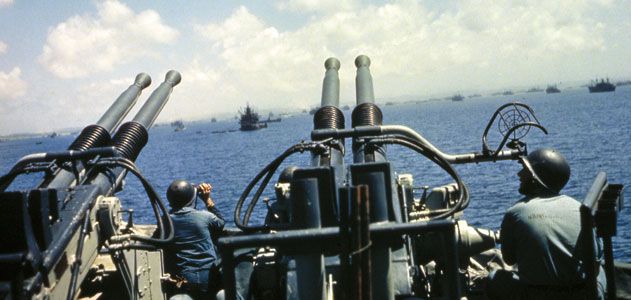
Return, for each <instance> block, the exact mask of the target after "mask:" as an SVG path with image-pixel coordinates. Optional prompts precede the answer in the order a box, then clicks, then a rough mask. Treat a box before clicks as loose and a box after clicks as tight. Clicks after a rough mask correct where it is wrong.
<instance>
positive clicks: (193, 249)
mask: <svg viewBox="0 0 631 300" xmlns="http://www.w3.org/2000/svg"><path fill="white" fill-rule="evenodd" d="M211 191H212V186H211V185H210V184H208V183H202V184H200V185H198V186H197V187H195V186H193V185H192V184H190V183H189V182H187V181H184V180H174V181H173V182H172V183H171V185H170V186H169V188H168V189H167V199H168V200H169V204H170V206H171V211H170V212H169V215H170V216H171V218H172V220H173V227H174V230H175V232H174V239H173V243H172V244H171V245H169V246H167V247H166V249H165V254H166V261H167V269H168V270H169V272H173V273H174V275H176V276H178V277H179V278H182V279H184V281H182V282H181V283H180V284H178V286H179V287H180V288H181V290H180V291H178V293H181V292H183V293H185V294H186V295H188V296H190V297H192V298H193V299H208V298H209V297H210V295H211V293H215V292H217V290H218V289H219V288H218V287H217V283H218V281H219V279H220V276H219V272H218V268H219V266H218V264H219V261H220V260H219V257H218V255H217V251H216V249H215V245H214V243H213V240H216V238H217V234H218V233H219V232H221V230H222V229H223V226H224V219H223V216H222V215H221V213H220V212H219V210H218V209H217V207H216V205H215V202H214V201H213V200H212V199H211V197H210V193H211ZM198 194H199V196H200V198H201V199H202V200H204V203H205V204H206V208H207V211H203V210H197V209H195V208H194V203H195V199H196V195H198ZM172 299H190V298H189V297H186V296H185V295H181V294H180V295H176V296H175V297H172Z"/></svg>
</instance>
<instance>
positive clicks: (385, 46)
mask: <svg viewBox="0 0 631 300" xmlns="http://www.w3.org/2000/svg"><path fill="white" fill-rule="evenodd" d="M630 15H631V1H628V0H625V1H614V0H577V1H570V0H562V1H543V0H530V1H491V0H478V1H392V2H390V1H370V2H361V1H355V0H322V1H314V0H279V1H175V0H174V1H134V2H125V1H18V0H15V1H14V0H0V28H2V30H0V135H6V134H13V133H19V132H50V131H53V130H58V129H61V128H68V127H82V126H85V125H87V124H90V123H93V122H95V121H96V120H97V119H98V118H99V117H100V115H101V113H102V112H103V111H104V110H105V109H106V108H107V107H108V106H109V105H110V104H111V103H112V102H113V101H114V99H116V97H118V95H119V94H120V93H121V92H122V91H123V90H125V89H126V88H127V87H128V86H129V85H130V84H132V82H133V78H134V77H135V75H136V74H138V73H140V72H147V73H148V74H150V75H151V77H152V79H153V84H152V85H151V86H150V87H149V88H148V89H146V90H145V92H144V93H143V96H141V101H144V99H146V97H147V96H148V94H149V93H150V92H151V91H152V90H153V89H155V87H156V86H157V85H158V84H159V83H160V82H162V81H163V80H164V75H165V73H166V72H167V71H168V70H170V69H175V70H178V71H180V72H181V73H182V83H181V84H180V85H179V86H177V87H176V88H175V90H174V92H173V94H172V97H171V101H170V102H169V104H167V106H166V107H165V108H164V111H163V114H162V115H161V116H160V118H159V119H158V122H163V121H170V120H175V119H184V120H202V119H209V118H210V117H213V116H221V115H230V114H234V113H235V112H236V111H237V110H238V108H239V107H242V106H244V105H245V103H246V102H250V103H251V104H254V105H255V106H256V107H258V108H260V109H275V110H277V111H281V110H289V109H302V108H309V107H313V106H315V105H317V104H319V99H320V91H321V84H322V77H323V75H324V68H323V63H324V61H325V60H326V58H328V57H331V56H334V57H337V58H339V59H340V60H341V62H342V68H341V70H340V77H341V81H342V88H341V93H342V95H341V99H342V102H343V103H348V104H351V103H352V102H353V101H354V100H353V99H354V85H353V81H354V76H355V70H354V66H353V60H354V58H355V57H356V56H357V55H359V54H366V55H368V56H370V58H371V60H372V66H371V71H372V74H373V77H374V82H375V94H376V97H377V98H378V101H379V99H392V98H395V97H400V96H406V97H416V98H417V99H424V98H427V97H430V96H432V95H436V94H449V93H454V92H457V91H484V90H492V89H501V88H504V87H518V86H522V87H528V86H545V85H546V84H549V83H561V85H563V83H567V82H584V83H587V82H588V81H589V80H590V79H592V78H594V77H596V76H599V77H605V76H608V77H610V78H612V79H629V78H630V77H631V35H630V34H629V32H631V21H629V20H628V19H629V18H628V16H630ZM138 106H139V105H138ZM132 115H133V114H132Z"/></svg>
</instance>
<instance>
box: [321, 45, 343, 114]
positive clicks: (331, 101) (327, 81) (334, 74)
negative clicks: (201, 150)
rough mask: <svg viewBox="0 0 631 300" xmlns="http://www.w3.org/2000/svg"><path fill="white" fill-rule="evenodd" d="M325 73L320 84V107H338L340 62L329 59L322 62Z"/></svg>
mask: <svg viewBox="0 0 631 300" xmlns="http://www.w3.org/2000/svg"><path fill="white" fill-rule="evenodd" d="M324 67H325V68H326V73H325V74H324V80H323V82H322V102H321V105H320V107H324V106H335V107H338V106H339V105H340V76H339V74H338V70H339V69H340V61H339V60H338V59H337V58H335V57H330V58H328V59H327V60H326V61H325V62H324Z"/></svg>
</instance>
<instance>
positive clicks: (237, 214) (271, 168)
mask: <svg viewBox="0 0 631 300" xmlns="http://www.w3.org/2000/svg"><path fill="white" fill-rule="evenodd" d="M303 147H304V145H303V144H296V145H293V146H291V147H289V149H287V150H285V152H283V153H282V154H281V155H279V156H278V157H276V158H275V159H274V160H273V161H272V162H271V163H269V164H268V165H267V166H265V168H263V169H262V170H261V171H260V172H259V173H258V174H256V176H255V177H254V178H253V179H252V181H250V183H249V184H248V186H247V187H246V188H245V190H244V191H243V193H242V194H241V197H239V200H238V201H237V204H236V206H235V209H234V223H235V225H237V227H239V228H240V229H241V230H243V231H257V230H264V229H266V228H267V227H265V226H251V227H248V226H247V221H246V219H245V217H244V221H245V222H241V208H242V207H243V204H244V203H245V199H246V198H247V197H248V195H249V194H250V192H251V191H252V189H253V188H254V186H255V185H256V184H257V183H258V182H259V180H261V178H262V177H263V175H265V174H267V176H266V179H267V180H264V183H265V184H267V182H269V178H271V177H272V176H273V174H274V172H275V171H276V169H277V168H278V166H279V165H280V164H281V163H282V162H283V160H285V158H287V157H288V156H289V155H291V154H293V153H296V152H298V151H304V150H303ZM263 189H265V185H263V184H261V186H260V187H259V190H257V193H256V194H257V195H259V196H260V193H259V192H262V190H263ZM257 202H258V198H257V197H255V198H253V199H252V200H251V201H250V204H249V205H248V210H247V212H246V214H248V212H249V214H251V213H252V211H253V210H254V206H255V205H256V203H257ZM246 217H247V220H249V216H246Z"/></svg>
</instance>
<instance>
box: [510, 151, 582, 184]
mask: <svg viewBox="0 0 631 300" xmlns="http://www.w3.org/2000/svg"><path fill="white" fill-rule="evenodd" d="M521 162H522V164H523V165H524V167H525V168H526V169H528V171H530V174H532V177H533V178H534V179H535V180H536V181H537V182H538V183H539V184H541V185H542V186H543V187H544V188H546V189H548V190H549V191H552V192H555V193H558V192H560V191H561V189H563V187H564V186H565V184H566V183H567V181H568V180H569V179H570V165H569V164H568V163H567V161H566V160H565V157H563V155H561V153H559V152H558V151H556V150H554V149H538V150H536V151H534V152H532V153H530V154H529V155H528V156H527V157H522V158H521Z"/></svg>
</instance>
